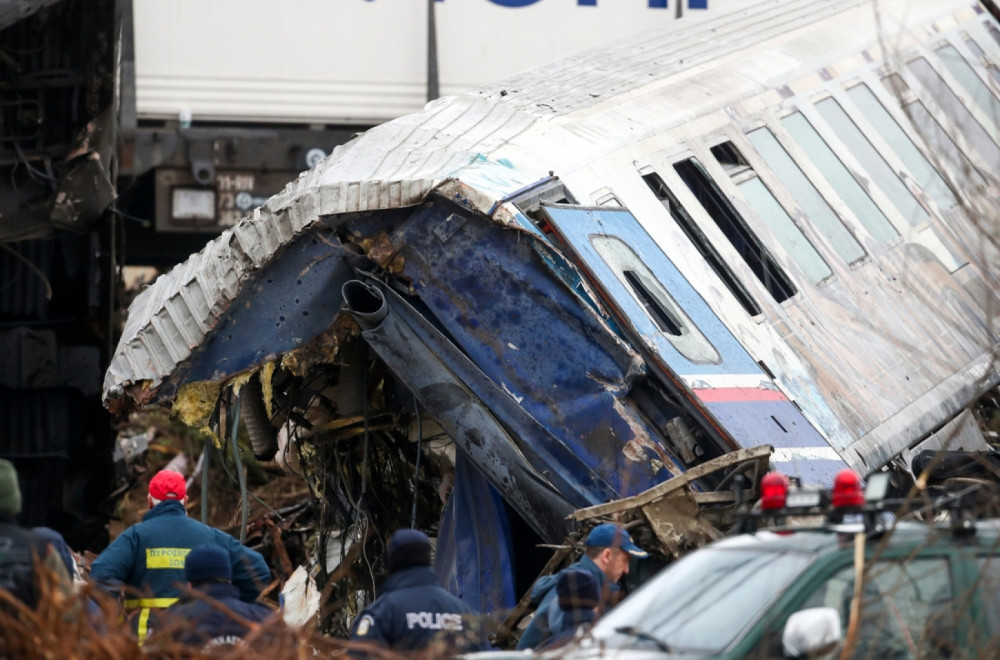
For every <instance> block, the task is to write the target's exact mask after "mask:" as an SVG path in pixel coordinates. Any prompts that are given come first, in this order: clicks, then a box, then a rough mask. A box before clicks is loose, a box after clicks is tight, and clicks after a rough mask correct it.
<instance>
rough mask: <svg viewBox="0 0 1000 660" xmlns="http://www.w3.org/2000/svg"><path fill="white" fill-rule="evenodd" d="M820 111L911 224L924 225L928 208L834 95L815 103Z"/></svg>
mask: <svg viewBox="0 0 1000 660" xmlns="http://www.w3.org/2000/svg"><path fill="white" fill-rule="evenodd" d="M816 109H817V110H819V113H820V115H821V116H822V117H823V119H824V120H825V121H826V123H827V124H829V125H830V128H832V129H833V131H834V132H835V133H836V134H837V137H839V138H840V140H841V141H842V142H843V143H844V144H845V145H846V146H847V148H848V149H850V151H851V153H852V154H854V157H855V158H857V159H858V162H860V163H861V166H862V167H863V168H864V169H865V171H866V172H867V173H868V175H869V176H870V177H871V179H872V180H873V181H874V182H875V184H876V185H877V186H878V187H879V188H881V189H882V191H883V192H884V193H885V194H886V197H888V198H889V200H891V202H892V203H893V205H895V207H896V209H898V210H899V213H900V215H902V216H903V218H905V219H906V221H907V222H909V223H910V225H912V226H914V227H915V226H918V225H921V224H923V223H925V222H927V220H928V219H929V216H928V214H927V212H926V211H925V210H924V208H923V207H922V206H920V203H919V202H918V201H917V199H916V197H914V196H913V193H911V192H910V190H909V189H908V188H907V187H906V186H905V185H904V184H903V182H902V181H901V180H900V178H899V176H897V175H896V172H894V171H893V169H892V168H891V167H889V165H888V163H886V162H885V160H884V159H883V158H882V155H881V154H880V153H879V152H878V149H876V148H875V147H874V146H873V145H872V143H871V142H869V141H868V138H866V137H865V136H864V133H862V132H861V130H860V129H859V128H858V127H857V125H856V124H855V123H854V120H852V119H851V118H850V117H849V116H848V114H847V113H846V112H844V109H843V108H842V107H841V106H840V103H838V102H837V101H836V100H834V99H833V98H826V99H823V100H822V101H820V102H819V103H817V104H816Z"/></svg>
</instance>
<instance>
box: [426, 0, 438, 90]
mask: <svg viewBox="0 0 1000 660" xmlns="http://www.w3.org/2000/svg"><path fill="white" fill-rule="evenodd" d="M435 2H436V0H427V100H428V101H433V100H434V99H436V98H437V97H438V96H439V95H440V93H439V91H438V52H437V21H435V20H434V3H435Z"/></svg>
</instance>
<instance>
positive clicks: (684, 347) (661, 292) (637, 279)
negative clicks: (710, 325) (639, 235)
mask: <svg viewBox="0 0 1000 660" xmlns="http://www.w3.org/2000/svg"><path fill="white" fill-rule="evenodd" d="M590 244H591V245H592V246H593V248H594V251H595V252H596V253H597V254H598V255H599V256H600V257H601V259H603V260H604V262H605V263H606V264H607V265H608V266H609V267H610V268H611V271H612V272H613V273H614V274H615V277H617V278H618V280H619V281H620V282H621V283H622V284H623V285H624V286H625V288H626V289H628V290H629V292H630V293H631V294H632V297H633V298H635V300H636V302H638V303H639V305H640V306H641V307H642V308H643V309H644V310H645V311H646V315H647V316H648V317H649V319H650V320H651V321H652V322H653V324H654V325H655V326H656V327H657V328H658V329H659V331H660V334H661V335H663V337H664V338H665V339H666V340H667V341H669V342H670V344H671V346H673V347H674V349H675V350H676V351H677V352H678V353H680V354H681V355H682V356H683V357H684V359H686V360H687V361H689V362H691V363H692V364H722V354H721V353H719V349H717V348H716V347H715V345H714V344H712V342H711V340H709V338H708V337H706V336H705V334H704V333H703V332H702V331H701V329H700V328H698V326H697V325H696V324H695V323H694V321H692V320H691V317H689V316H688V315H687V313H686V312H685V311H684V308H683V307H682V306H681V305H680V304H678V302H677V301H676V300H675V299H674V297H673V296H672V295H670V292H669V291H668V290H667V287H665V286H664V285H663V283H662V282H660V280H659V278H658V277H656V275H655V274H654V273H653V271H652V269H651V268H650V267H649V266H647V265H646V262H645V261H643V260H642V257H641V256H639V254H638V253H637V252H636V251H635V250H634V249H633V248H632V246H631V245H629V244H628V243H626V242H625V241H623V240H622V239H621V238H620V237H618V236H614V235H611V234H592V235H591V236H590Z"/></svg>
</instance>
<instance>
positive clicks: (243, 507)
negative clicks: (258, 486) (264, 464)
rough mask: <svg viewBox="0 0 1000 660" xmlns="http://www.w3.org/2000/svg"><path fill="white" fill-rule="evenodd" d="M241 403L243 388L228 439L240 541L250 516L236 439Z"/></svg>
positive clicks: (245, 536)
mask: <svg viewBox="0 0 1000 660" xmlns="http://www.w3.org/2000/svg"><path fill="white" fill-rule="evenodd" d="M242 405H243V390H240V393H239V396H237V397H236V406H235V410H234V411H233V421H232V423H231V424H230V425H229V440H230V444H231V445H232V448H233V462H234V463H236V475H237V478H238V479H239V481H240V543H243V542H245V541H246V540H247V518H248V517H249V516H250V507H249V503H248V502H247V477H246V475H245V474H243V461H242V459H240V445H239V441H238V439H237V438H238V436H239V430H240V407H241V406H242Z"/></svg>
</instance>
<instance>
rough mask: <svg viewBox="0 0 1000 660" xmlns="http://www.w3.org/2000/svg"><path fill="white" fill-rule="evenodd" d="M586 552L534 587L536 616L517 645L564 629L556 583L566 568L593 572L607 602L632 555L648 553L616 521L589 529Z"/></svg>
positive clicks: (528, 644) (532, 645) (520, 646)
mask: <svg viewBox="0 0 1000 660" xmlns="http://www.w3.org/2000/svg"><path fill="white" fill-rule="evenodd" d="M584 545H585V547H584V554H583V556H582V557H580V559H579V561H577V562H575V563H573V564H570V565H569V566H567V567H566V568H564V569H563V570H562V571H560V572H559V573H556V574H555V575H546V576H545V577H543V578H539V580H538V581H537V582H535V586H533V587H532V588H531V602H532V603H533V604H535V605H537V608H536V609H535V616H534V618H532V619H531V623H529V624H528V627H527V628H525V629H524V633H523V634H522V635H521V639H520V641H519V642H518V643H517V648H518V649H522V650H523V649H533V648H535V647H537V646H539V645H541V644H543V643H544V642H546V641H548V639H549V638H550V637H551V636H552V631H553V630H560V629H562V616H563V613H562V610H561V609H559V605H558V602H557V599H556V596H557V594H556V589H555V587H556V584H557V583H558V581H559V577H560V576H561V574H562V573H563V572H564V571H569V570H584V571H587V572H588V573H590V574H591V575H593V576H594V577H595V578H596V579H597V581H598V584H600V590H601V595H602V601H603V602H604V603H605V604H607V603H608V602H609V601H610V596H611V595H612V594H613V593H614V592H616V591H617V590H618V580H620V579H621V577H622V575H625V574H626V573H628V565H629V560H630V557H640V558H642V557H648V556H649V553H647V552H646V551H644V550H642V549H641V548H640V547H639V546H637V545H636V544H635V543H633V542H632V537H631V536H629V533H628V530H626V529H625V528H624V527H622V526H621V525H618V524H615V523H602V524H600V525H598V526H596V527H594V529H592V530H590V534H588V535H587V540H586V542H585V543H584Z"/></svg>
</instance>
